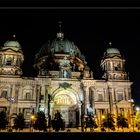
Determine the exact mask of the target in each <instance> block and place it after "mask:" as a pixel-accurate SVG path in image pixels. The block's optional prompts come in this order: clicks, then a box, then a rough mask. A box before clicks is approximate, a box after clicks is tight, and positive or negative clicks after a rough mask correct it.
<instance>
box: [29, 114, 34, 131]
mask: <svg viewBox="0 0 140 140" xmlns="http://www.w3.org/2000/svg"><path fill="white" fill-rule="evenodd" d="M34 119H35V116H34V115H31V126H30V132H33V123H34Z"/></svg>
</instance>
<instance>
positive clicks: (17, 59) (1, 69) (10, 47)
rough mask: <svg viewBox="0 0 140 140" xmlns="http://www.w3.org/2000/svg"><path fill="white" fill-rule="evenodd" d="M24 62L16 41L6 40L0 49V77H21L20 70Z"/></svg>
mask: <svg viewBox="0 0 140 140" xmlns="http://www.w3.org/2000/svg"><path fill="white" fill-rule="evenodd" d="M23 60H24V57H23V52H22V49H21V46H20V44H19V42H18V41H16V40H15V35H13V40H10V41H9V40H8V41H6V42H5V43H4V46H3V47H1V48H0V77H5V76H6V77H19V76H20V75H22V69H21V68H20V66H21V64H22V62H23Z"/></svg>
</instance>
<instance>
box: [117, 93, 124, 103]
mask: <svg viewBox="0 0 140 140" xmlns="http://www.w3.org/2000/svg"><path fill="white" fill-rule="evenodd" d="M121 100H123V93H118V101H121Z"/></svg>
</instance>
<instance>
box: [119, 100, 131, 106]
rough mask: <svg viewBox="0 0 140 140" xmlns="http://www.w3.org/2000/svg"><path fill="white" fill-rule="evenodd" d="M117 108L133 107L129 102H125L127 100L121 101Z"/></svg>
mask: <svg viewBox="0 0 140 140" xmlns="http://www.w3.org/2000/svg"><path fill="white" fill-rule="evenodd" d="M117 106H118V107H122V106H123V107H131V106H130V103H129V102H128V101H125V100H121V101H119V102H118V103H117Z"/></svg>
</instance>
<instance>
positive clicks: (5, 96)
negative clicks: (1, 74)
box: [1, 90, 7, 98]
mask: <svg viewBox="0 0 140 140" xmlns="http://www.w3.org/2000/svg"><path fill="white" fill-rule="evenodd" d="M1 97H3V98H7V91H6V90H4V91H2V93H1Z"/></svg>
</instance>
